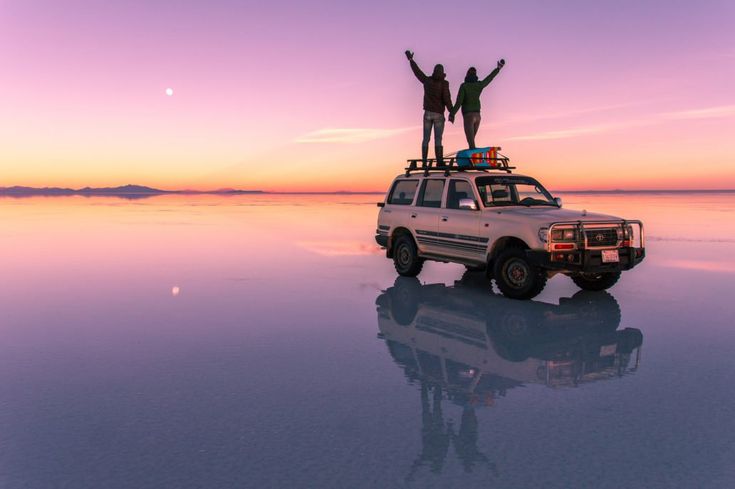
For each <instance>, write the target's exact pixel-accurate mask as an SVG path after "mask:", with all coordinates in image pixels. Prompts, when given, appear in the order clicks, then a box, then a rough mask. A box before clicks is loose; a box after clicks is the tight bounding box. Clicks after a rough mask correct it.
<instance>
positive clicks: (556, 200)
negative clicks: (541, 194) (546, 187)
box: [554, 197, 561, 207]
mask: <svg viewBox="0 0 735 489" xmlns="http://www.w3.org/2000/svg"><path fill="white" fill-rule="evenodd" d="M554 202H556V205H558V206H559V207H561V197H554Z"/></svg>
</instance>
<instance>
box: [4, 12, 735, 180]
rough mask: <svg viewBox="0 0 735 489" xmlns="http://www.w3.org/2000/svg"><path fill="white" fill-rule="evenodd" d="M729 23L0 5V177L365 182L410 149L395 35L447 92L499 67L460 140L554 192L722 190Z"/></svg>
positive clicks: (410, 93)
mask: <svg viewBox="0 0 735 489" xmlns="http://www.w3.org/2000/svg"><path fill="white" fill-rule="evenodd" d="M733 26H735V3H733V2H724V1H722V2H676V1H667V2H640V1H638V2H633V1H630V2H626V1H623V2H620V1H618V2H581V1H580V2H553V3H552V2H540V1H539V2H497V3H493V2H487V1H485V2H473V1H466V2H462V3H461V4H455V3H446V2H427V1H422V2H406V1H402V2H278V1H271V2H234V1H233V2H223V1H219V2H173V1H145V2H137V1H126V2H99V1H96V2H91V1H86V2H85V1H77V2H71V1H63V0H55V1H33V0H24V1H9V0H5V1H0V46H1V47H0V61H2V64H3V71H2V73H0V106H2V107H3V110H2V112H0V147H1V148H2V149H0V164H1V165H2V168H3V177H2V181H0V186H2V185H10V184H34V185H38V184H116V183H127V182H136V183H145V184H154V185H159V186H169V187H176V186H251V187H261V188H263V187H266V188H284V189H285V188H299V189H302V188H303V189H314V188H325V189H330V188H354V189H365V188H368V187H370V188H377V189H382V188H383V187H384V186H385V182H386V180H389V179H390V177H391V176H392V175H393V174H395V173H396V172H397V170H398V168H399V166H400V161H401V160H403V159H405V158H407V157H411V156H415V155H416V154H417V153H418V143H419V140H420V130H419V129H418V127H417V126H418V125H419V124H420V120H421V105H420V104H421V87H420V85H419V84H418V83H417V82H416V80H415V79H414V78H413V76H412V75H411V74H410V71H409V69H408V66H407V62H406V60H405V58H404V57H403V54H402V52H403V50H405V49H407V48H410V49H413V50H414V51H415V52H416V59H417V61H418V62H419V64H420V65H421V66H422V68H424V70H425V71H429V70H431V67H432V65H433V64H434V63H436V62H442V63H444V64H445V66H446V68H447V72H448V79H449V81H450V87H451V91H452V97H455V96H456V91H457V88H458V86H459V83H460V82H461V81H462V78H463V76H464V72H465V70H466V69H467V67H468V66H469V65H475V66H477V67H478V69H479V71H480V72H481V74H482V73H484V72H487V71H489V70H490V69H492V67H493V66H494V65H495V61H496V60H497V59H498V58H500V57H504V58H505V59H507V61H508V65H507V67H506V69H505V70H504V71H503V72H502V74H501V76H499V77H498V78H497V79H496V80H495V81H494V82H493V84H492V85H491V86H490V88H489V89H488V90H487V91H486V93H485V94H483V126H482V129H481V133H480V139H481V141H482V142H484V143H486V144H495V145H502V146H503V147H504V148H505V149H506V150H507V151H508V153H509V154H510V156H511V157H513V158H514V160H516V161H517V162H518V164H519V165H521V166H522V167H523V168H524V169H527V171H528V172H529V173H534V174H535V175H538V176H540V177H544V178H546V180H547V181H548V180H551V181H552V184H553V186H556V187H565V186H566V187H567V188H572V187H580V186H581V187H595V188H601V187H604V186H605V185H608V184H610V185H617V186H636V187H639V188H640V187H656V186H667V187H672V186H673V187H680V188H681V187H710V188H711V187H735V169H734V168H735V164H734V162H733V156H734V155H735V143H734V142H733V138H732V134H733V133H734V131H735V122H734V121H735V95H734V93H735V92H734V91H733V88H732V87H733V84H734V81H735V34H733V32H735V30H734V29H733ZM167 87H171V88H173V89H174V95H173V96H172V97H167V96H166V95H165V92H164V91H165V89H166V88H167ZM459 122H460V124H457V125H456V126H449V127H448V129H447V133H446V136H445V137H446V141H447V144H446V145H447V146H448V148H449V149H459V148H461V147H462V145H463V143H464V141H463V135H462V131H461V118H459ZM343 129H350V130H352V131H349V132H347V133H345V132H340V130H343ZM483 136H484V137H485V139H483V138H482V137H483ZM315 140H317V141H319V140H321V141H323V142H319V143H314V142H313V141H315ZM306 141H312V142H311V143H306ZM625 148H628V149H627V150H626V151H623V149H625ZM306 152H308V155H307V156H305V157H302V158H292V157H291V158H286V160H287V163H288V164H290V165H293V169H294V171H293V172H291V173H290V174H289V175H288V176H286V177H284V175H283V171H282V170H281V171H273V170H268V169H267V168H260V169H257V170H253V167H254V166H256V165H258V164H259V163H260V162H262V161H266V162H268V161H272V160H274V159H276V160H277V159H278V158H273V155H293V154H299V155H301V154H305V153H306ZM623 153H626V155H625V156H623V155H622V154H623ZM280 158H281V159H282V160H283V158H282V157H280ZM693 158H696V159H697V163H698V164H699V165H703V169H704V170H705V171H704V172H703V173H702V174H699V172H698V174H697V175H693V174H692V172H691V171H690V170H687V169H686V166H687V165H688V164H689V163H688V162H691V161H692V159H693ZM518 160H520V161H518ZM345 161H351V162H353V163H355V162H356V163H355V164H353V165H350V166H349V168H347V169H344V168H343V167H344V162H345ZM621 162H622V163H625V164H636V163H637V164H639V163H645V164H646V170H645V171H644V172H643V173H642V174H641V173H639V174H637V175H635V176H634V177H632V178H631V177H625V178H623V177H621V176H620V175H621V172H620V171H619V168H617V166H619V164H620V163H621ZM358 163H359V164H358ZM366 165H370V170H371V171H370V174H369V175H366V173H365V166H366ZM259 166H263V165H259ZM590 166H593V168H594V171H592V172H590ZM309 167H315V168H317V169H319V170H324V171H322V172H321V173H320V176H319V177H315V176H314V175H306V174H304V172H302V171H300V170H301V169H304V168H309ZM325 175H326V176H325ZM662 175H663V176H662ZM626 178H627V179H626Z"/></svg>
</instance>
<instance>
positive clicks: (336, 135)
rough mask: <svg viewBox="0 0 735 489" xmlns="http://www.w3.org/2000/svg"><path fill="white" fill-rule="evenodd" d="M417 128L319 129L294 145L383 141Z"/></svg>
mask: <svg viewBox="0 0 735 489" xmlns="http://www.w3.org/2000/svg"><path fill="white" fill-rule="evenodd" d="M417 128H418V126H411V127H399V128H394V129H369V128H354V129H319V130H318V131H313V132H310V133H308V134H304V135H303V136H300V137H298V138H296V141H294V142H296V143H302V144H304V143H337V144H353V143H365V142H367V141H375V140H376V139H385V138H389V137H393V136H396V135H398V134H402V133H404V132H408V131H412V130H414V129H417Z"/></svg>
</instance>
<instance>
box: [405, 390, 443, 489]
mask: <svg viewBox="0 0 735 489" xmlns="http://www.w3.org/2000/svg"><path fill="white" fill-rule="evenodd" d="M430 390H432V391H433V395H432V402H431V403H430V402H429V391H430ZM448 452H449V430H448V429H447V425H446V423H445V422H444V414H443V413H442V391H441V387H439V386H438V385H435V386H433V389H432V386H430V385H429V384H428V383H427V382H421V453H420V454H419V456H418V457H417V458H416V460H415V461H414V463H413V465H412V466H411V472H410V473H409V474H408V476H407V477H406V480H407V481H411V480H412V479H413V477H414V475H415V474H416V471H417V470H418V469H419V467H421V466H423V465H428V466H429V468H430V470H431V471H432V472H433V473H435V474H438V473H439V472H441V471H442V468H443V467H444V462H445V461H446V459H447V453H448Z"/></svg>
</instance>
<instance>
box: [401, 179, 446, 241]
mask: <svg viewBox="0 0 735 489" xmlns="http://www.w3.org/2000/svg"><path fill="white" fill-rule="evenodd" d="M445 183H446V179H445V178H442V177H435V178H424V180H423V182H421V187H420V188H419V193H418V196H417V197H416V205H415V206H414V207H413V208H412V209H411V215H410V220H411V221H412V222H413V230H414V233H415V235H416V241H417V242H418V246H419V251H420V252H421V253H430V254H435V253H437V252H438V250H440V248H439V247H438V245H437V241H436V233H437V226H438V223H439V216H440V214H441V213H442V211H443V209H442V208H441V205H442V197H443V196H444V187H445Z"/></svg>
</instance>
